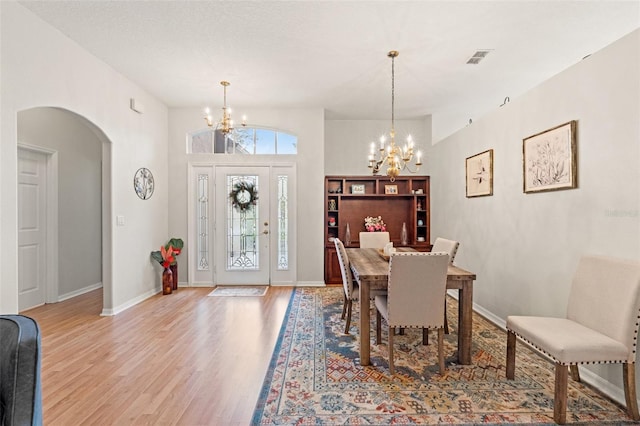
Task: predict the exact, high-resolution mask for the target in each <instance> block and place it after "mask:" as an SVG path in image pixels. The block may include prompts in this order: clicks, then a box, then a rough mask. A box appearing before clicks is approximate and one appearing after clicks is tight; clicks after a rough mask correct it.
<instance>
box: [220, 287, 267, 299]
mask: <svg viewBox="0 0 640 426" xmlns="http://www.w3.org/2000/svg"><path fill="white" fill-rule="evenodd" d="M268 288H269V287H268V286H263V285H261V286H256V285H252V286H237V285H219V286H217V287H216V288H214V289H213V291H212V292H211V293H209V294H208V296H214V297H230V296H231V297H233V296H241V297H242V296H264V295H265V294H267V289H268Z"/></svg>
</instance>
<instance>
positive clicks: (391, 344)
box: [389, 326, 395, 376]
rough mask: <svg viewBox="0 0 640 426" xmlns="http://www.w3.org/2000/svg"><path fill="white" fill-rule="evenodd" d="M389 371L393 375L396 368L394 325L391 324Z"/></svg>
mask: <svg viewBox="0 0 640 426" xmlns="http://www.w3.org/2000/svg"><path fill="white" fill-rule="evenodd" d="M389 373H390V374H391V375H392V376H393V375H394V374H395V368H393V327H391V326H389Z"/></svg>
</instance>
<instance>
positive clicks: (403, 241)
mask: <svg viewBox="0 0 640 426" xmlns="http://www.w3.org/2000/svg"><path fill="white" fill-rule="evenodd" d="M400 244H402V245H403V246H406V245H407V244H409V236H408V235H407V224H406V223H405V222H402V231H400Z"/></svg>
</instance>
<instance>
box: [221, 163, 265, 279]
mask: <svg viewBox="0 0 640 426" xmlns="http://www.w3.org/2000/svg"><path fill="white" fill-rule="evenodd" d="M270 192H271V188H270V171H269V167H268V166H253V167H246V166H228V167H216V174H215V202H214V206H215V207H214V208H215V222H216V224H215V237H214V241H215V242H214V253H215V254H214V258H215V277H216V284H218V285H227V284H245V285H249V284H254V285H269V284H270V279H271V276H270V259H271V253H270V251H271V250H270V247H271V244H270V239H271V230H270V228H271V226H270V207H269V206H270V205H269V198H270V197H269V195H270ZM231 194H235V196H234V197H232V196H230V195H231Z"/></svg>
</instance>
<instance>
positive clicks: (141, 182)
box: [133, 167, 154, 200]
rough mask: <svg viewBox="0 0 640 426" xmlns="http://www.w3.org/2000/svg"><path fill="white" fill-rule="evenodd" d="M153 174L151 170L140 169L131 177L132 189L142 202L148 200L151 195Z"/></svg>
mask: <svg viewBox="0 0 640 426" xmlns="http://www.w3.org/2000/svg"><path fill="white" fill-rule="evenodd" d="M153 188H154V183H153V174H152V173H151V170H149V169H147V168H145V167H141V168H139V169H138V171H137V172H136V174H135V175H134V176H133V189H135V191H136V194H137V195H138V197H140V198H141V199H143V200H148V199H149V198H151V196H152V195H153Z"/></svg>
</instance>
